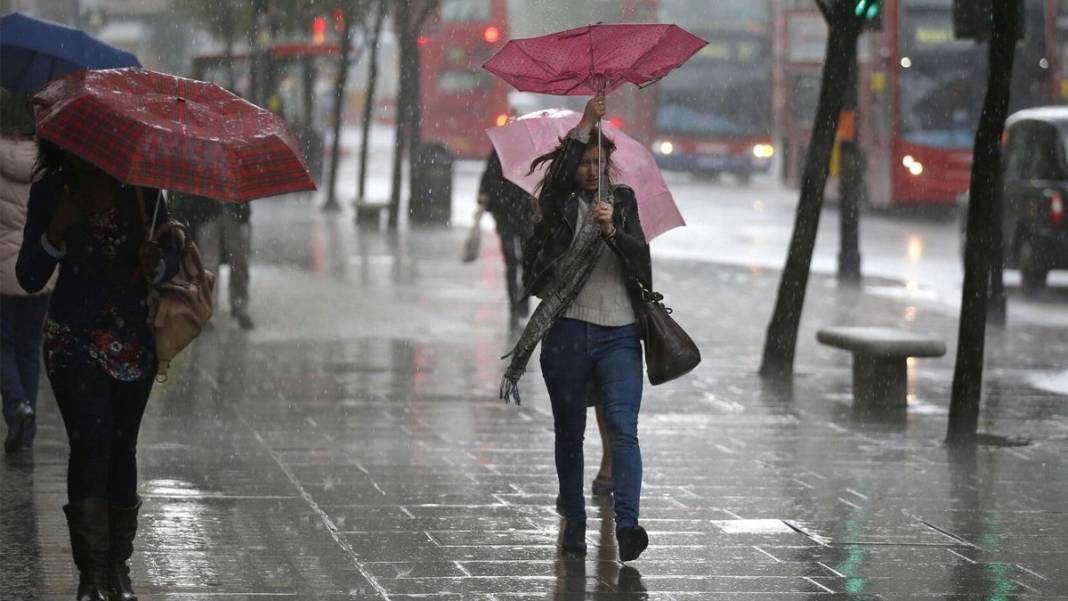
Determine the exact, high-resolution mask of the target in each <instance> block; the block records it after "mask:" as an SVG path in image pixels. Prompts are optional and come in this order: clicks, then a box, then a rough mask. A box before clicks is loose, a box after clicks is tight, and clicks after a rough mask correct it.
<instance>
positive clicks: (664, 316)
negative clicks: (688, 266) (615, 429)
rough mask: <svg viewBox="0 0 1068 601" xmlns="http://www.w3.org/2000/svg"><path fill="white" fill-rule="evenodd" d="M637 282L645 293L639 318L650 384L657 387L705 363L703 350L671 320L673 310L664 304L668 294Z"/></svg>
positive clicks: (643, 293) (635, 280)
mask: <svg viewBox="0 0 1068 601" xmlns="http://www.w3.org/2000/svg"><path fill="white" fill-rule="evenodd" d="M633 280H634V282H636V283H637V284H638V286H639V287H640V288H641V291H642V302H641V305H640V306H639V307H638V316H637V317H638V327H639V328H641V333H642V341H643V342H644V343H645V369H646V373H647V374H648V376H649V383H650V384H652V385H653V386H656V385H657V384H663V383H664V382H670V381H671V380H674V379H675V378H678V377H679V376H683V375H685V374H687V373H689V372H690V371H692V370H693V368H695V367H697V364H698V363H700V362H701V349H699V348H697V345H696V344H695V343H694V341H693V339H692V338H690V336H689V334H687V333H686V330H683V329H682V326H680V325H679V324H678V322H676V321H675V319H674V318H672V317H671V313H672V310H671V308H670V307H665V306H664V303H663V300H664V295H662V294H660V293H659V292H654V291H652V290H649V289H647V288H646V287H645V286H644V285H643V284H642V283H641V280H639V279H638V278H633Z"/></svg>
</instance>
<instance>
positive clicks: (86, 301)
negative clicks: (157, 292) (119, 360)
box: [15, 170, 178, 348]
mask: <svg viewBox="0 0 1068 601" xmlns="http://www.w3.org/2000/svg"><path fill="white" fill-rule="evenodd" d="M64 181H65V179H64V174H63V171H62V170H60V171H57V172H54V173H52V174H49V175H47V176H45V177H44V178H42V179H41V180H40V181H38V182H36V183H34V184H33V186H32V187H31V188H30V199H29V204H28V208H27V214H26V227H25V229H24V231H23V238H22V248H20V249H19V257H18V262H17V263H16V265H15V274H16V276H17V278H18V281H19V285H21V286H22V287H23V288H25V289H26V291H27V292H30V293H33V292H36V291H37V290H40V289H41V288H42V287H43V286H44V285H45V283H46V282H48V279H49V278H50V277H52V273H53V271H55V269H56V266H57V265H58V266H59V277H58V279H57V280H56V288H55V290H54V291H53V293H52V300H51V302H50V304H49V308H48V313H49V317H50V318H51V319H55V320H56V321H59V322H61V323H63V324H65V325H67V326H70V327H71V328H73V329H75V330H78V329H83V328H88V327H89V326H91V325H92V321H93V320H94V319H96V318H98V317H99V316H100V315H101V314H102V313H103V311H104V307H105V305H106V304H107V303H109V302H111V303H114V304H115V308H116V309H117V312H118V315H120V316H121V317H122V319H123V320H126V321H127V322H128V323H138V324H145V321H146V319H147V316H148V308H147V304H146V302H145V300H146V296H147V294H148V284H147V282H146V281H145V278H144V276H143V275H142V274H141V273H140V267H139V265H138V251H139V249H140V244H141V241H142V240H144V237H145V231H144V226H143V225H142V223H141V217H140V214H139V210H138V208H137V204H136V203H137V202H138V200H137V196H136V192H135V188H134V187H133V186H127V185H124V184H120V186H119V188H118V192H117V198H116V207H117V208H118V211H119V218H120V219H121V223H122V225H123V227H125V228H126V230H127V231H126V234H127V235H126V243H125V244H124V246H123V247H122V248H121V249H120V251H119V253H118V256H116V257H114V258H108V257H105V256H104V255H103V253H102V252H101V251H100V249H99V245H94V244H93V240H92V237H91V236H90V234H89V229H88V228H89V226H88V225H87V223H86V222H85V220H82V221H81V222H79V223H77V224H75V225H74V226H72V227H71V229H70V230H69V231H68V232H67V235H66V237H65V239H64V243H65V245H66V254H65V255H64V256H63V258H61V259H56V258H55V257H53V256H52V255H50V254H49V253H48V251H47V250H45V247H44V245H43V244H42V242H41V238H42V236H44V235H45V232H46V231H47V230H48V224H49V223H50V222H51V220H52V215H53V213H54V212H55V210H56V207H58V206H59V201H60V199H61V197H62V190H63V183H64ZM143 194H144V198H145V203H146V205H148V206H147V211H148V215H149V217H150V218H151V215H152V212H153V209H154V208H155V207H154V204H153V203H154V200H155V198H156V190H155V189H152V188H145V189H143ZM169 219H170V216H169V214H168V212H167V207H166V203H165V202H161V203H160V209H159V214H158V216H157V218H156V223H157V224H163V223H166V222H167V221H168V220H169ZM160 246H161V250H162V255H163V263H164V269H163V274H162V278H161V280H160V281H167V280H169V279H171V278H172V277H174V274H176V273H177V272H178V249H177V246H176V242H175V239H174V237H173V236H171V235H169V234H165V235H164V236H163V238H162V240H160ZM144 333H145V334H147V335H148V336H149V338H148V339H146V342H147V341H148V340H151V333H150V331H149V330H148V327H147V325H146V326H145V329H144ZM148 346H149V348H151V347H152V345H148Z"/></svg>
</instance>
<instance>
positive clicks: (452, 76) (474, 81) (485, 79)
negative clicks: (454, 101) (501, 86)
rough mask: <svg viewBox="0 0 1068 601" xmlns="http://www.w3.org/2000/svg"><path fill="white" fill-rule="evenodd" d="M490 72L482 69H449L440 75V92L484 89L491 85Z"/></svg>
mask: <svg viewBox="0 0 1068 601" xmlns="http://www.w3.org/2000/svg"><path fill="white" fill-rule="evenodd" d="M490 77H492V76H491V75H490V74H488V73H486V72H485V71H482V70H478V71H475V70H470V69H449V70H447V71H442V72H441V74H440V75H438V92H440V93H442V94H460V93H463V92H473V91H475V90H482V89H485V88H488V87H489V86H490V83H491V82H490V79H489V78H490Z"/></svg>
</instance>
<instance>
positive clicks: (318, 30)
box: [312, 17, 326, 46]
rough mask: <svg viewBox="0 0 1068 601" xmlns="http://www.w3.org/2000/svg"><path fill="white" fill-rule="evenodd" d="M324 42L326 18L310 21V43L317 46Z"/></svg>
mask: <svg viewBox="0 0 1068 601" xmlns="http://www.w3.org/2000/svg"><path fill="white" fill-rule="evenodd" d="M324 42H326V17H315V18H314V19H312V43H313V44H315V45H317V46H319V45H322V44H323V43H324Z"/></svg>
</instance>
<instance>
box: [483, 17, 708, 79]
mask: <svg viewBox="0 0 1068 601" xmlns="http://www.w3.org/2000/svg"><path fill="white" fill-rule="evenodd" d="M706 43H707V42H705V41H704V40H702V39H701V38H699V37H697V36H695V35H693V34H691V33H689V32H687V31H686V30H684V29H682V28H681V27H678V26H677V25H662V24H641V25H605V24H601V23H598V24H596V25H587V26H585V27H578V28H576V29H569V30H567V31H561V32H559V33H553V34H549V35H546V36H541V37H537V38H525V39H519V40H511V41H510V42H508V43H507V44H505V45H504V48H501V50H500V51H499V52H497V54H495V55H494V56H493V58H491V59H489V60H488V61H486V63H485V64H484V65H482V67H483V68H484V69H486V70H488V71H490V72H491V73H494V74H495V75H497V76H499V77H501V78H502V79H504V80H505V81H507V82H508V83H510V84H512V85H513V86H515V88H516V89H517V90H521V91H524V92H540V93H543V94H556V95H558V96H592V95H594V94H598V93H603V94H608V93H609V92H611V91H612V90H615V89H616V88H618V87H619V86H621V85H623V84H624V83H627V82H630V83H632V84H635V85H637V86H638V87H644V86H647V85H649V84H651V83H654V82H656V81H657V80H659V79H660V78H662V77H664V76H665V75H667V74H668V73H669V72H671V70H672V69H674V68H676V67H678V66H679V65H681V64H682V63H684V62H686V60H687V59H688V58H690V57H691V56H693V54H694V53H695V52H697V51H698V50H700V49H701V48H702V47H703V46H704V45H705V44H706Z"/></svg>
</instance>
